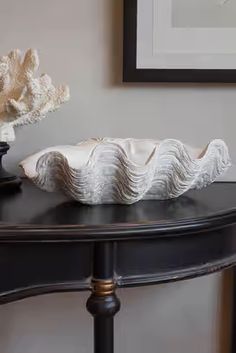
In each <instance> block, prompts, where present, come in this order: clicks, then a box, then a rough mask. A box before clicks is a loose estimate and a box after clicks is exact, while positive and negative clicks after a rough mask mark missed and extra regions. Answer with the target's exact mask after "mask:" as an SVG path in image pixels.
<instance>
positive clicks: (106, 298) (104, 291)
mask: <svg viewBox="0 0 236 353" xmlns="http://www.w3.org/2000/svg"><path fill="white" fill-rule="evenodd" d="M87 309H88V311H89V312H90V314H92V315H93V317H94V353H113V351H114V327H113V325H114V324H113V321H114V316H115V314H116V313H117V312H118V311H119V309H120V301H119V299H118V298H117V296H116V294H115V282H114V281H113V280H93V281H92V294H91V296H90V297H89V299H88V301H87Z"/></svg>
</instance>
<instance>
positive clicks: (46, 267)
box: [0, 181, 236, 353]
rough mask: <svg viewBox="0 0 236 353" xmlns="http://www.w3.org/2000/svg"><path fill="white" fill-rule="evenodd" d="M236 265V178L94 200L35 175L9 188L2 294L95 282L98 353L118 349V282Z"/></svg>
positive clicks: (4, 199) (0, 230)
mask: <svg viewBox="0 0 236 353" xmlns="http://www.w3.org/2000/svg"><path fill="white" fill-rule="evenodd" d="M235 264H236V183H215V184H213V185H211V186H210V187H208V188H206V189H204V190H201V191H190V192H188V193H187V194H185V195H184V196H182V197H180V198H178V199H176V200H169V201H144V202H139V203H136V204H134V205H131V206H123V205H101V206H85V205H81V204H79V203H76V202H73V201H68V200H67V199H66V198H65V197H64V196H63V195H61V194H48V193H46V192H43V191H41V190H39V189H37V188H36V187H35V186H33V185H32V184H31V183H30V182H29V181H24V182H23V185H22V191H19V192H17V193H12V194H3V193H2V194H1V196H0V303H1V304H4V303H7V302H10V301H14V300H18V299H21V298H25V297H30V296H33V295H39V294H43V293H49V292H63V291H80V290H90V291H91V295H90V297H89V298H88V301H87V309H88V311H89V312H90V313H91V314H92V315H93V317H94V352H95V353H112V352H113V317H114V315H115V314H116V313H117V312H118V310H119V308H120V302H119V299H118V298H117V296H116V294H115V288H116V287H127V286H140V285H146V284H149V285H150V284H158V283H161V282H171V281H176V280H182V279H186V278H193V277H196V276H201V275H206V274H209V273H211V272H214V271H220V270H222V269H224V268H227V267H229V266H232V265H235ZM235 311H236V310H235ZM235 316H236V315H235ZM235 323H236V322H235ZM233 349H235V347H234V348H233ZM233 352H235V350H233ZM124 353H128V352H124ZM203 353H204V352H203Z"/></svg>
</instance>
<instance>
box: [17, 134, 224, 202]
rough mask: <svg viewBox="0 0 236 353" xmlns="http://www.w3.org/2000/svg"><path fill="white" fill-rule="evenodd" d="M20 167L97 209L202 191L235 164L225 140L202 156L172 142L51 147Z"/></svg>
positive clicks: (51, 187)
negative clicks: (96, 206)
mask: <svg viewBox="0 0 236 353" xmlns="http://www.w3.org/2000/svg"><path fill="white" fill-rule="evenodd" d="M20 165H21V167H22V168H23V170H24V172H25V175H26V176H27V177H28V178H30V179H31V180H32V181H33V182H34V183H35V184H36V185H37V186H38V187H40V188H41V189H43V190H46V191H50V192H52V191H57V190H62V191H63V192H64V193H65V194H67V195H68V196H69V197H70V198H72V199H75V200H77V201H80V202H82V203H85V204H91V205H95V204H105V203H109V204H111V203H120V204H132V203H135V202H137V201H139V200H164V199H171V198H176V197H178V196H180V195H182V194H183V193H185V192H186V191H187V190H189V189H201V188H203V187H205V186H207V185H209V184H210V183H212V182H213V181H215V179H216V178H217V177H218V176H220V175H221V174H222V173H223V172H225V171H226V170H227V168H228V167H229V166H230V158H229V153H228V148H227V146H226V144H225V143H224V142H223V141H222V140H213V141H212V142H210V143H209V144H208V146H207V147H206V148H205V149H203V150H196V149H193V148H191V147H188V146H186V145H184V144H183V143H181V142H180V141H177V140H172V139H167V140H164V141H162V142H159V141H155V140H135V139H113V138H102V139H90V140H88V141H84V142H81V143H79V144H78V145H75V146H57V147H51V148H48V149H45V150H43V151H41V152H39V153H36V154H34V155H32V156H30V157H28V158H26V159H25V160H24V161H23V162H21V164H20Z"/></svg>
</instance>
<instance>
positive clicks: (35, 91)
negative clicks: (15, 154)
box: [0, 49, 70, 141]
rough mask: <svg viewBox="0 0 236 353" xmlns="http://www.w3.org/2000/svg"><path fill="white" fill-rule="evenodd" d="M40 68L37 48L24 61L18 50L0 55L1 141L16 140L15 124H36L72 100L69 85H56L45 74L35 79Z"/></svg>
mask: <svg viewBox="0 0 236 353" xmlns="http://www.w3.org/2000/svg"><path fill="white" fill-rule="evenodd" d="M38 67H39V58H38V53H37V51H36V50H33V49H29V50H28V51H27V52H26V53H25V56H24V58H23V60H22V57H21V53H20V51H19V50H13V51H12V52H11V53H9V55H8V56H3V57H1V58H0V141H12V140H14V139H15V136H14V129H13V128H14V127H16V126H20V125H27V124H32V123H36V122H38V121H40V120H42V119H43V118H44V117H46V115H47V114H48V113H49V112H52V111H55V110H57V109H58V108H59V107H60V105H61V104H62V103H64V102H66V101H68V100H69V97H70V94H69V87H68V86H64V85H60V86H59V87H54V86H53V84H52V80H51V78H50V77H49V76H48V75H46V74H44V75H41V76H40V77H38V78H34V77H33V76H34V74H35V73H36V72H37V70H38Z"/></svg>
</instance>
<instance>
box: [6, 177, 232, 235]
mask: <svg viewBox="0 0 236 353" xmlns="http://www.w3.org/2000/svg"><path fill="white" fill-rule="evenodd" d="M235 221H236V183H230V182H229V183H227V182H221V183H214V184H212V185H210V186H209V187H207V188H206V189H202V190H192V191H189V192H187V193H186V194H184V195H183V196H181V197H179V198H177V199H172V200H165V201H140V202H138V203H135V204H133V205H96V206H88V205H83V204H81V203H79V202H76V201H72V200H69V199H68V198H67V197H66V196H63V194H61V193H47V192H44V191H42V190H40V189H38V188H36V187H35V186H34V185H33V184H32V183H31V182H30V181H28V180H24V182H23V185H22V188H21V190H19V191H18V192H16V193H12V194H2V195H1V197H0V240H10V239H15V240H19V241H20V240H30V241H34V240H36V241H37V239H41V240H44V241H51V240H55V241H63V240H65V241H68V240H70V241H73V240H74V241H82V240H83V241H88V240H92V241H96V240H122V239H134V238H136V239H137V238H140V239H143V238H144V239H146V238H149V237H153V238H157V237H164V236H165V237H169V236H172V235H175V236H177V235H181V234H183V233H184V234H190V233H192V232H198V231H202V230H204V231H205V230H210V229H212V228H215V227H224V226H229V225H231V224H233V223H234V222H235Z"/></svg>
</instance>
